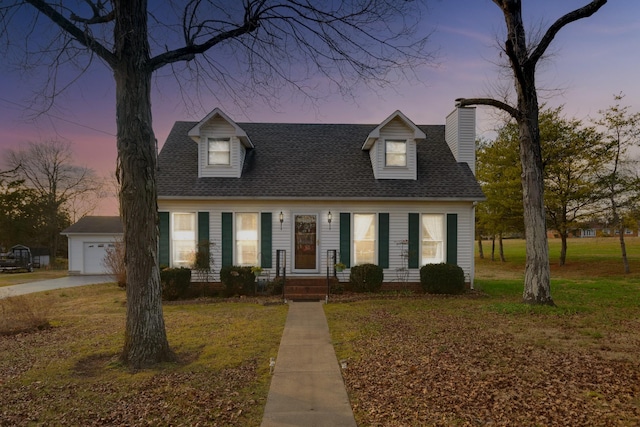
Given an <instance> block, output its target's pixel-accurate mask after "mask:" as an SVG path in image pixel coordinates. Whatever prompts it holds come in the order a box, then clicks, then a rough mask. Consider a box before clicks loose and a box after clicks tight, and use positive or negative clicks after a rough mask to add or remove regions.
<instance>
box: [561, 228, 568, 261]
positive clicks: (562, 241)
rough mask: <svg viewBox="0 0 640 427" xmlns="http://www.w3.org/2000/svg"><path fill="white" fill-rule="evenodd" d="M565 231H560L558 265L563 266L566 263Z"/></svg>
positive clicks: (566, 235)
mask: <svg viewBox="0 0 640 427" xmlns="http://www.w3.org/2000/svg"><path fill="white" fill-rule="evenodd" d="M568 234H569V233H568V232H567V230H566V229H565V230H562V231H560V265H561V266H562V265H565V264H566V262H567V237H568Z"/></svg>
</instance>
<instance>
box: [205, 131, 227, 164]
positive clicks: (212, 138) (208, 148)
mask: <svg viewBox="0 0 640 427" xmlns="http://www.w3.org/2000/svg"><path fill="white" fill-rule="evenodd" d="M216 141H223V142H226V143H227V144H228V145H229V151H228V153H229V162H228V163H211V153H212V150H211V148H210V147H211V142H216ZM232 151H233V149H232V138H230V137H220V136H218V137H208V138H207V166H209V167H229V166H231V153H232ZM213 152H214V153H216V152H219V153H224V152H226V151H213Z"/></svg>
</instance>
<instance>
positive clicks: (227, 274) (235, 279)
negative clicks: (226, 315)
mask: <svg viewBox="0 0 640 427" xmlns="http://www.w3.org/2000/svg"><path fill="white" fill-rule="evenodd" d="M220 281H221V282H222V284H223V285H224V290H225V295H226V296H228V297H231V296H234V295H253V293H254V290H255V283H254V282H255V281H256V276H255V275H254V274H253V272H252V271H251V267H240V266H238V265H230V266H226V267H222V269H220Z"/></svg>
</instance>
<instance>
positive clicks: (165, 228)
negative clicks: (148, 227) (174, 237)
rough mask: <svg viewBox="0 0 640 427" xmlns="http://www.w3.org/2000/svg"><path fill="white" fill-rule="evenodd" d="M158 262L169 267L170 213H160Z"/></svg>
mask: <svg viewBox="0 0 640 427" xmlns="http://www.w3.org/2000/svg"><path fill="white" fill-rule="evenodd" d="M158 221H159V225H158V232H159V233H160V235H159V237H158V262H159V264H160V266H163V267H164V266H167V267H169V265H170V264H169V238H170V235H169V212H158Z"/></svg>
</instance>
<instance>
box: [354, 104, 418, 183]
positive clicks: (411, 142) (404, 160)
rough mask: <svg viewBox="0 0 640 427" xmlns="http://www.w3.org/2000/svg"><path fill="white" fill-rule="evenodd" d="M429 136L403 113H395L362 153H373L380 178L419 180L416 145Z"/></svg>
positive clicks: (363, 148) (373, 132) (377, 128)
mask: <svg viewBox="0 0 640 427" xmlns="http://www.w3.org/2000/svg"><path fill="white" fill-rule="evenodd" d="M425 138H426V135H425V134H424V132H423V131H422V130H420V129H419V128H418V127H417V126H416V125H415V124H413V122H412V121H411V120H409V119H408V118H407V117H406V116H405V115H404V114H402V112H400V111H399V110H397V111H395V112H394V113H393V114H391V115H390V116H389V117H387V119H386V120H385V121H383V122H382V123H381V124H380V125H378V126H377V127H376V128H375V129H374V130H373V131H371V133H369V135H368V136H367V139H366V141H365V142H364V144H363V146H362V150H364V151H369V158H370V159H371V167H372V168H373V176H374V177H375V178H376V179H407V180H416V179H417V177H418V168H417V153H416V143H417V141H418V140H423V139H425Z"/></svg>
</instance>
